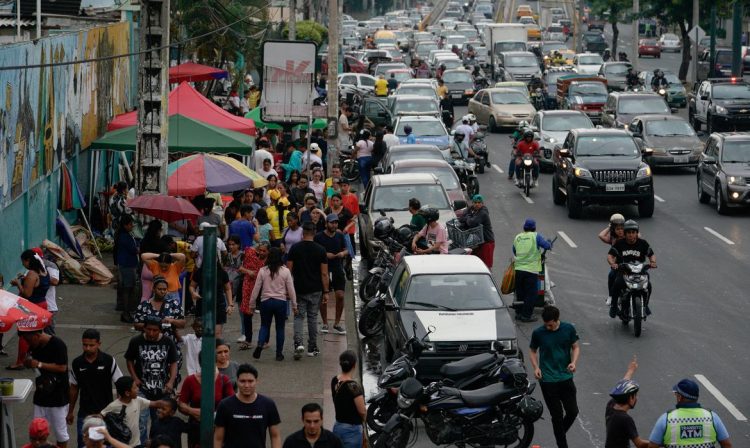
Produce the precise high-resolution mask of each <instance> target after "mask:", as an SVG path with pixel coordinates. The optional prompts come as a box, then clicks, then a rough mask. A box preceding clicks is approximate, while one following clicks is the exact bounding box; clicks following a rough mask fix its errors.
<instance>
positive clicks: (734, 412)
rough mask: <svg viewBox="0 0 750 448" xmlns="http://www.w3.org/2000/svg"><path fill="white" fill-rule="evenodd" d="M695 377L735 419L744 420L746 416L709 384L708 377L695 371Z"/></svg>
mask: <svg viewBox="0 0 750 448" xmlns="http://www.w3.org/2000/svg"><path fill="white" fill-rule="evenodd" d="M694 376H695V379H696V380H698V381H700V382H701V384H703V387H705V388H706V390H707V391H709V392H711V395H713V396H714V397H715V398H716V399H717V400H719V403H721V404H722V405H723V406H724V407H725V408H727V411H729V413H730V414H732V416H733V417H734V418H736V419H737V420H739V421H741V422H746V421H747V417H745V416H744V415H743V414H742V412H740V410H739V409H737V408H736V407H735V406H734V404H732V402H731V401H729V400H728V399H727V397H725V396H724V394H722V393H721V391H720V390H719V389H717V388H716V386H714V385H713V384H711V382H710V381H708V378H706V377H705V376H703V375H701V374H699V373H696V374H695V375H694Z"/></svg>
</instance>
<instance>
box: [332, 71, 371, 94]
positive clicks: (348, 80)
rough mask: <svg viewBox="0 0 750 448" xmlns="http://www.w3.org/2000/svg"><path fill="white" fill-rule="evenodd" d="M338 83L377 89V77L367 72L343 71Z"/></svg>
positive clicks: (369, 89)
mask: <svg viewBox="0 0 750 448" xmlns="http://www.w3.org/2000/svg"><path fill="white" fill-rule="evenodd" d="M338 83H339V85H340V86H342V85H350V86H355V87H357V88H360V89H363V90H367V91H370V92H373V91H374V90H375V77H374V76H371V75H368V74H367V73H341V74H339V76H338Z"/></svg>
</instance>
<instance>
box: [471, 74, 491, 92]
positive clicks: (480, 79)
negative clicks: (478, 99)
mask: <svg viewBox="0 0 750 448" xmlns="http://www.w3.org/2000/svg"><path fill="white" fill-rule="evenodd" d="M489 86H490V82H489V81H487V78H485V77H484V76H477V77H475V78H474V91H478V90H482V89H486V88H488V87H489Z"/></svg>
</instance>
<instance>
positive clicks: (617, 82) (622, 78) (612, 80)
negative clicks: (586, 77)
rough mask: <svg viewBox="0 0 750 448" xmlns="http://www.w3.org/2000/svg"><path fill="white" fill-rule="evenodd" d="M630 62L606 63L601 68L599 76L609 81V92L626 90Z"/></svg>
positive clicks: (630, 66) (631, 66)
mask: <svg viewBox="0 0 750 448" xmlns="http://www.w3.org/2000/svg"><path fill="white" fill-rule="evenodd" d="M629 68H633V65H632V64H631V63H630V62H605V63H604V64H602V66H601V68H599V76H600V77H602V78H604V79H606V80H607V90H610V91H612V90H625V89H626V87H627V74H628V69H629Z"/></svg>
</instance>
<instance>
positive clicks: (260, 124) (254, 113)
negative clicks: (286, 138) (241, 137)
mask: <svg viewBox="0 0 750 448" xmlns="http://www.w3.org/2000/svg"><path fill="white" fill-rule="evenodd" d="M245 118H250V119H251V120H253V121H254V122H255V127H256V128H257V129H261V128H266V129H270V130H277V131H280V130H282V129H284V128H283V127H282V126H281V125H280V124H278V123H266V122H265V121H263V120H261V119H260V107H256V108H255V109H253V110H251V111H250V112H248V113H246V114H245ZM327 125H328V122H327V121H326V120H325V119H324V118H316V119H314V120H313V123H312V127H313V129H325V128H326V126H327ZM293 129H294V130H299V129H307V123H305V124H298V125H296V126H295V127H294V128H293Z"/></svg>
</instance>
